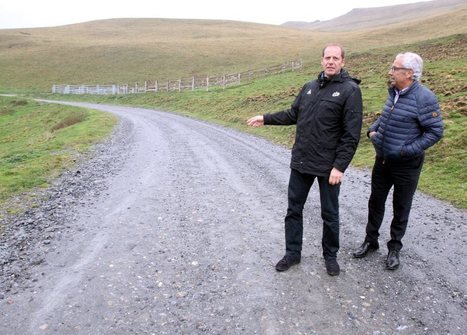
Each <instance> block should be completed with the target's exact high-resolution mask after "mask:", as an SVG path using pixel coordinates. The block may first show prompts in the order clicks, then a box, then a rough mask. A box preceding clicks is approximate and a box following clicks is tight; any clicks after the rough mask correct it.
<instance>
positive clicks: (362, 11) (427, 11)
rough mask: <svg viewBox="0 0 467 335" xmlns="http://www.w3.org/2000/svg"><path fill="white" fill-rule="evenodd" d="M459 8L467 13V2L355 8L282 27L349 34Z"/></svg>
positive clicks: (446, 0)
mask: <svg viewBox="0 0 467 335" xmlns="http://www.w3.org/2000/svg"><path fill="white" fill-rule="evenodd" d="M456 9H458V10H467V1H466V0H433V1H423V2H417V3H412V4H405V5H395V6H385V7H376V8H355V9H352V10H351V11H350V12H348V13H347V14H344V15H342V16H339V17H337V18H334V19H331V20H327V21H319V20H318V21H313V22H300V21H289V22H285V23H283V24H282V26H284V27H289V28H298V29H307V30H315V31H349V30H358V29H367V28H368V29H369V28H378V27H383V26H386V25H392V24H398V23H403V22H407V21H410V20H421V19H426V18H427V17H431V16H437V15H442V14H444V13H446V12H449V11H452V10H456ZM466 25H467V24H466Z"/></svg>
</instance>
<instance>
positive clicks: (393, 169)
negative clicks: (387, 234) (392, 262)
mask: <svg viewBox="0 0 467 335" xmlns="http://www.w3.org/2000/svg"><path fill="white" fill-rule="evenodd" d="M423 161H424V155H422V156H419V157H417V158H414V159H412V160H408V161H399V162H388V161H384V160H382V159H380V158H376V160H375V164H374V166H373V172H372V174H371V195H370V200H369V201H368V223H367V226H366V238H365V241H366V242H370V243H376V242H377V241H378V237H379V228H380V227H381V223H382V222H383V218H384V209H385V203H386V199H387V197H388V194H389V191H390V189H391V188H392V187H393V186H394V191H393V201H392V208H393V219H392V222H391V240H390V241H389V242H388V244H387V246H388V249H389V250H400V249H402V242H401V240H402V237H404V234H405V231H406V230H407V223H408V221H409V214H410V209H411V207H412V200H413V196H414V193H415V190H416V189H417V184H418V179H419V177H420V172H421V170H422V166H423Z"/></svg>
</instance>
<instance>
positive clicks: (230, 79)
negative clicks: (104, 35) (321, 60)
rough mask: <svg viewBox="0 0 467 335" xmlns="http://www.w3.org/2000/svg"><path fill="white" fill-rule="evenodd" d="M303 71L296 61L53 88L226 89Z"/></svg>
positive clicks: (121, 90) (109, 91)
mask: <svg viewBox="0 0 467 335" xmlns="http://www.w3.org/2000/svg"><path fill="white" fill-rule="evenodd" d="M301 68H302V61H301V60H295V61H289V62H286V63H282V64H279V65H275V66H271V67H268V68H264V69H259V70H249V71H245V72H240V73H232V74H222V75H217V76H204V77H200V76H198V77H196V76H193V77H191V78H185V79H177V80H167V81H163V82H160V81H157V80H152V81H151V80H146V81H145V82H144V84H139V83H135V84H134V85H128V84H123V85H122V84H119V85H117V84H114V85H55V84H54V85H53V86H52V93H61V94H132V93H147V92H170V91H178V92H181V91H185V90H192V91H194V90H196V89H203V90H206V91H209V89H210V88H213V87H222V88H226V87H227V86H231V85H239V84H241V83H246V82H250V81H252V80H254V79H257V78H262V77H266V76H270V75H274V74H279V73H284V72H289V71H295V70H299V69H301Z"/></svg>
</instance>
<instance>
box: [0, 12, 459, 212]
mask: <svg viewBox="0 0 467 335" xmlns="http://www.w3.org/2000/svg"><path fill="white" fill-rule="evenodd" d="M465 22H467V10H466V9H465V8H464V9H462V10H456V11H453V12H451V13H443V14H442V15H438V16H431V17H425V18H422V19H420V20H410V22H400V23H397V24H392V25H390V26H386V27H385V28H384V29H383V28H378V29H362V30H356V31H348V32H317V31H307V30H297V29H290V28H285V27H281V26H271V25H262V24H254V23H242V22H233V21H206V20H164V19H115V20H104V21H95V22H88V23H83V24H76V25H69V26H62V27H55V28H36V29H0V68H1V69H2V75H1V76H0V93H19V94H23V95H30V96H41V97H48V98H58V99H78V100H92V101H102V102H107V103H115V104H128V105H137V106H146V107H151V108H158V109H162V110H167V111H174V112H177V113H182V114H186V115H190V116H194V117H198V118H202V119H205V120H209V121H212V122H216V123H220V124H223V125H226V126H229V127H235V128H237V129H239V130H242V131H247V132H252V133H254V134H257V135H259V136H264V137H266V138H268V139H270V140H272V141H274V142H276V143H279V144H282V145H285V146H290V145H291V144H292V141H293V138H294V127H265V128H261V129H251V128H247V127H246V125H245V120H246V119H247V118H249V117H250V116H253V115H256V114H261V113H267V112H274V111H277V110H281V109H284V108H287V107H289V105H290V103H291V102H292V101H293V99H294V97H295V95H296V94H297V93H298V91H299V89H300V88H301V86H302V85H303V84H304V83H305V82H306V81H308V80H310V79H313V78H315V76H316V75H317V73H318V72H319V71H320V66H319V57H320V53H321V49H322V47H323V45H324V44H326V43H328V42H330V41H337V42H340V43H343V44H344V45H345V46H346V49H347V51H348V57H347V68H348V69H349V72H350V73H351V74H352V75H354V76H356V77H358V78H360V79H362V85H361V87H362V91H363V96H364V113H365V114H364V118H365V128H366V126H368V125H369V124H370V123H371V122H372V121H373V120H374V119H375V118H376V116H377V114H378V112H379V110H380V109H381V106H382V104H383V102H384V100H385V97H386V93H387V92H386V84H385V83H386V80H387V77H386V72H387V68H388V67H389V65H390V64H391V62H392V60H393V58H394V56H395V54H397V53H398V52H400V51H406V50H412V51H416V52H418V53H420V54H421V55H422V57H423V58H424V59H425V61H426V66H425V73H424V83H425V84H426V85H427V86H428V87H429V88H431V89H433V90H434V91H435V92H436V94H437V95H438V97H439V99H440V102H441V106H442V112H443V117H444V122H445V126H446V131H445V137H444V138H443V140H442V141H441V142H440V143H438V144H437V145H436V146H435V147H433V148H431V149H430V150H429V151H428V156H427V162H426V164H425V167H424V173H423V175H422V179H421V182H420V189H422V190H423V191H426V192H428V193H431V194H434V195H436V196H438V197H439V198H441V199H445V200H448V201H451V202H452V203H454V204H455V205H457V206H460V207H463V208H467V196H466V190H465V184H466V180H467V177H466V172H465V166H466V154H465V149H464V148H465V145H466V143H465V138H466V135H467V134H466V130H465V129H466V126H467V124H466V115H467V111H466V105H467V102H466V94H465V92H466V91H467V78H466V73H467V68H466V64H467V37H466V36H467V35H466V33H467V25H466V24H465ZM440 27H442V29H440ZM297 58H301V59H302V60H303V62H304V68H303V70H301V71H299V72H293V73H287V74H282V75H277V76H272V77H269V78H265V79H261V80H258V81H255V82H253V83H250V84H243V85H240V86H236V87H230V88H227V89H225V90H222V89H218V90H211V91H209V92H205V91H194V92H183V93H178V92H177V93H158V94H154V93H152V94H141V95H128V96H115V97H96V96H87V97H86V96H79V97H78V96H52V95H50V94H49V93H47V92H50V90H51V86H52V84H54V83H56V84H112V83H116V84H118V83H130V84H132V83H134V82H137V81H139V82H142V81H144V80H146V79H148V80H154V79H158V80H167V79H176V78H179V77H186V76H191V75H203V74H210V75H213V74H221V73H223V72H229V73H232V72H236V71H245V70H249V69H259V68H262V67H265V66H270V65H275V64H279V63H282V62H284V61H287V60H291V59H297ZM0 106H1V110H0V149H1V150H0V191H1V195H0V205H1V202H2V199H3V201H4V200H5V199H8V198H11V196H12V195H17V194H22V193H23V192H26V191H27V190H30V189H33V188H35V187H42V186H46V185H47V183H48V181H49V180H51V178H53V177H55V176H56V175H57V174H58V173H59V172H60V170H61V169H62V168H63V167H64V166H67V165H69V164H70V163H71V162H72V161H73V157H74V155H75V154H77V153H80V152H83V151H85V150H86V149H87V148H88V147H89V146H90V145H91V144H92V143H94V142H96V141H99V140H101V139H102V138H104V137H105V136H106V135H107V134H108V133H109V132H110V129H111V128H112V125H113V124H115V119H113V118H112V117H110V116H108V115H101V114H99V113H95V112H93V111H88V110H81V109H78V108H71V107H64V106H56V105H42V104H38V103H35V102H33V101H31V100H28V99H26V98H24V99H23V98H1V99H0ZM101 130H102V131H101ZM364 130H365V129H364ZM373 155H374V152H373V149H372V148H371V146H370V144H369V142H368V141H367V140H366V138H365V137H363V138H362V141H361V144H360V146H359V149H358V151H357V155H356V157H355V159H354V161H353V164H354V165H355V166H359V167H369V166H371V164H372V160H373Z"/></svg>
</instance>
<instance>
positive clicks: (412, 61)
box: [397, 52, 423, 81]
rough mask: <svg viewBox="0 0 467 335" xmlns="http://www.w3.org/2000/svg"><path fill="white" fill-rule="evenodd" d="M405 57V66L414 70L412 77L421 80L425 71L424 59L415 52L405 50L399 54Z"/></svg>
mask: <svg viewBox="0 0 467 335" xmlns="http://www.w3.org/2000/svg"><path fill="white" fill-rule="evenodd" d="M397 56H398V57H399V56H402V57H403V60H404V61H403V66H404V67H405V68H407V69H411V70H412V71H413V75H412V79H413V80H416V81H420V79H421V78H422V72H423V59H422V57H420V56H419V55H417V54H416V53H413V52H405V53H400V54H398V55H397Z"/></svg>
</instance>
